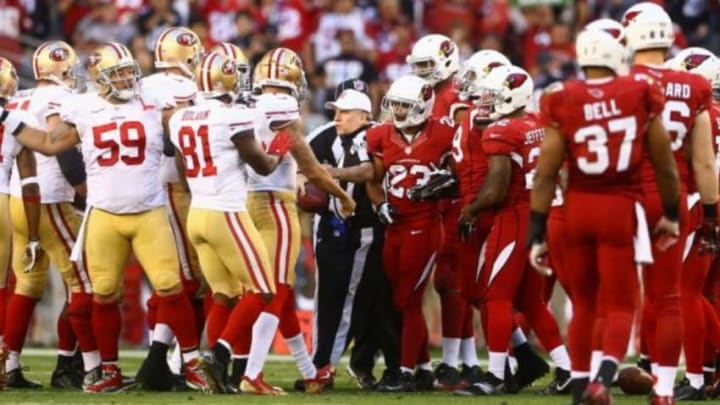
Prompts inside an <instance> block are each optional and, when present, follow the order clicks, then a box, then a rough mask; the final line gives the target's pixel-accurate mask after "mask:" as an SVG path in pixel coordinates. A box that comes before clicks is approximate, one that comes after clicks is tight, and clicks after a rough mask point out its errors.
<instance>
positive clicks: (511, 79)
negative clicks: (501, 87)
mask: <svg viewBox="0 0 720 405" xmlns="http://www.w3.org/2000/svg"><path fill="white" fill-rule="evenodd" d="M527 78H528V77H527V75H525V74H522V73H513V74H510V75H508V77H506V78H505V83H504V84H505V87H507V88H508V89H510V90H512V89H516V88H518V87H520V86H522V85H523V83H525V81H526V80H527Z"/></svg>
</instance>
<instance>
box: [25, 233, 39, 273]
mask: <svg viewBox="0 0 720 405" xmlns="http://www.w3.org/2000/svg"><path fill="white" fill-rule="evenodd" d="M41 254H42V250H41V249H40V241H39V240H31V241H30V242H29V243H28V245H27V247H26V248H25V258H24V261H25V263H27V265H26V266H25V269H24V270H23V271H25V273H30V272H31V271H33V268H34V267H35V262H36V261H37V259H38V258H39V257H40V255H41Z"/></svg>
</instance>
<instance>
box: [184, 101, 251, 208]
mask: <svg viewBox="0 0 720 405" xmlns="http://www.w3.org/2000/svg"><path fill="white" fill-rule="evenodd" d="M253 126H254V111H253V110H251V109H248V108H245V107H242V106H238V105H226V104H224V103H221V102H219V101H216V100H207V101H206V102H205V103H204V104H202V105H199V106H193V107H188V108H185V109H183V110H182V111H178V112H176V113H175V114H173V116H172V118H171V119H170V139H171V140H172V142H173V144H174V145H175V146H176V147H177V148H178V149H179V150H181V151H182V152H183V158H184V160H185V176H186V178H187V182H188V185H189V186H190V192H191V193H192V200H191V202H190V206H191V207H196V208H204V209H211V210H218V211H226V212H238V211H246V208H245V200H246V199H247V172H246V171H245V162H243V161H242V159H240V154H239V153H238V151H237V148H236V147H235V145H234V144H233V142H232V140H231V138H232V136H233V135H234V134H236V133H238V132H242V131H247V130H252V129H253Z"/></svg>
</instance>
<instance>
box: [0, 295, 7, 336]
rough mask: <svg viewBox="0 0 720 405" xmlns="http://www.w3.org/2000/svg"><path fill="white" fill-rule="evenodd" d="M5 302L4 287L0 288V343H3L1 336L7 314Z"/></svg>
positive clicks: (3, 331) (3, 332)
mask: <svg viewBox="0 0 720 405" xmlns="http://www.w3.org/2000/svg"><path fill="white" fill-rule="evenodd" d="M5 300H6V298H5V287H0V343H2V342H3V335H4V334H5V314H6V313H7V309H6V308H7V302H6V301H5Z"/></svg>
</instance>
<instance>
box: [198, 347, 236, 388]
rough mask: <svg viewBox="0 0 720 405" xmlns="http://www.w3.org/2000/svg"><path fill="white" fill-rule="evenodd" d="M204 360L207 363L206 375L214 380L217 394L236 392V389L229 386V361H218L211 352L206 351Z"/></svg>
mask: <svg viewBox="0 0 720 405" xmlns="http://www.w3.org/2000/svg"><path fill="white" fill-rule="evenodd" d="M204 360H205V363H206V365H207V367H206V371H207V373H208V377H210V379H212V380H213V381H214V382H215V388H216V389H217V393H218V394H232V393H236V392H238V389H234V387H229V385H230V384H229V379H230V376H229V375H228V365H229V362H222V361H219V360H218V359H217V357H215V356H214V355H213V354H212V352H210V353H208V354H207V355H206V356H205V358H204Z"/></svg>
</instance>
